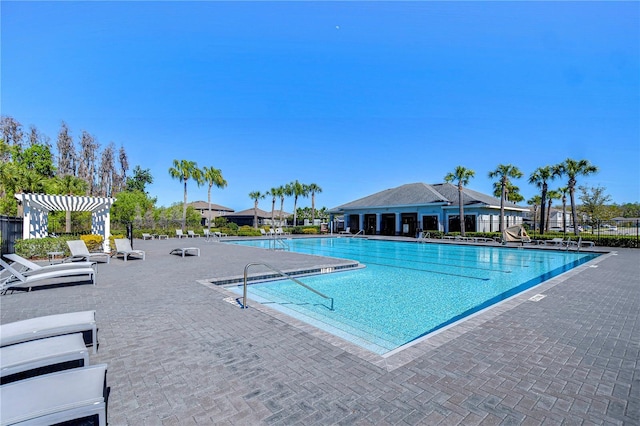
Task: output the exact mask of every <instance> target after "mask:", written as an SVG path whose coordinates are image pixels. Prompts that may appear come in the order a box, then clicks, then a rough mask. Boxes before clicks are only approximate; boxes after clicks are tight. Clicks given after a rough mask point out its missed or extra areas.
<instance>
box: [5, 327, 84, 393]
mask: <svg viewBox="0 0 640 426" xmlns="http://www.w3.org/2000/svg"><path fill="white" fill-rule="evenodd" d="M85 365H89V351H87V348H86V346H85V344H84V340H83V339H82V333H76V334H67V335H64V336H54V337H48V338H46V339H38V340H33V341H30V342H23V343H18V344H15V345H11V346H5V347H2V348H0V385H6V384H7V383H11V382H15V381H18V380H24V379H28V378H30V377H35V376H40V375H43V374H49V373H55V372H56V371H62V370H68V369H70V368H80V367H84V366H85Z"/></svg>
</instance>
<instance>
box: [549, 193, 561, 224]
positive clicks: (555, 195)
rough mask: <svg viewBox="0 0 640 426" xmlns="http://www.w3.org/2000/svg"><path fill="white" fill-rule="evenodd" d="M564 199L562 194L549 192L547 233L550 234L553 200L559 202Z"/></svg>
mask: <svg viewBox="0 0 640 426" xmlns="http://www.w3.org/2000/svg"><path fill="white" fill-rule="evenodd" d="M561 197H562V193H561V192H560V191H556V190H553V189H552V190H550V191H547V203H548V205H547V228H546V229H545V232H549V220H550V219H551V203H553V200H559V199H560V198H561Z"/></svg>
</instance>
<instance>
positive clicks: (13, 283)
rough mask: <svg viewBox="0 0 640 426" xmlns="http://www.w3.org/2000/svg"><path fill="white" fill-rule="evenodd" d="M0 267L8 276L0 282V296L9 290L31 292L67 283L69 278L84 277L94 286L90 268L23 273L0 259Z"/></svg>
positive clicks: (94, 274)
mask: <svg viewBox="0 0 640 426" xmlns="http://www.w3.org/2000/svg"><path fill="white" fill-rule="evenodd" d="M0 266H2V267H3V268H4V269H5V270H7V271H8V272H9V276H8V277H6V278H4V279H3V280H2V281H0V291H1V292H2V294H6V293H7V292H8V291H10V290H11V291H13V290H26V291H31V289H32V288H33V287H37V286H41V285H43V286H44V285H53V284H60V283H64V282H67V281H69V278H77V277H81V276H85V275H86V276H87V278H88V279H89V280H90V281H91V283H92V284H93V285H96V271H95V270H94V269H93V268H91V267H78V268H66V269H52V270H41V271H33V272H24V273H23V272H20V271H18V270H17V269H16V268H14V267H13V266H11V265H9V264H8V263H7V262H5V261H4V260H2V259H0Z"/></svg>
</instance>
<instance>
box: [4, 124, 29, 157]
mask: <svg viewBox="0 0 640 426" xmlns="http://www.w3.org/2000/svg"><path fill="white" fill-rule="evenodd" d="M0 132H1V133H2V140H4V141H5V143H7V144H8V145H9V146H15V147H16V148H18V150H22V139H23V138H24V132H23V131H22V124H20V122H18V121H16V120H15V119H14V118H13V117H10V116H8V115H3V116H2V117H0ZM2 160H3V161H7V160H8V159H7V158H2Z"/></svg>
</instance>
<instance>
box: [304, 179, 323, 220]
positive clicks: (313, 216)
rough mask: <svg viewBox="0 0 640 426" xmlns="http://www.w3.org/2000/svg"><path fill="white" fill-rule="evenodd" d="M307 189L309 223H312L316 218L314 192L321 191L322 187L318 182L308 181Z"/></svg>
mask: <svg viewBox="0 0 640 426" xmlns="http://www.w3.org/2000/svg"><path fill="white" fill-rule="evenodd" d="M307 190H308V191H309V193H310V194H311V224H312V225H313V224H314V222H315V220H316V194H319V193H321V192H322V188H320V187H319V186H318V184H315V183H310V184H309V185H307Z"/></svg>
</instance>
